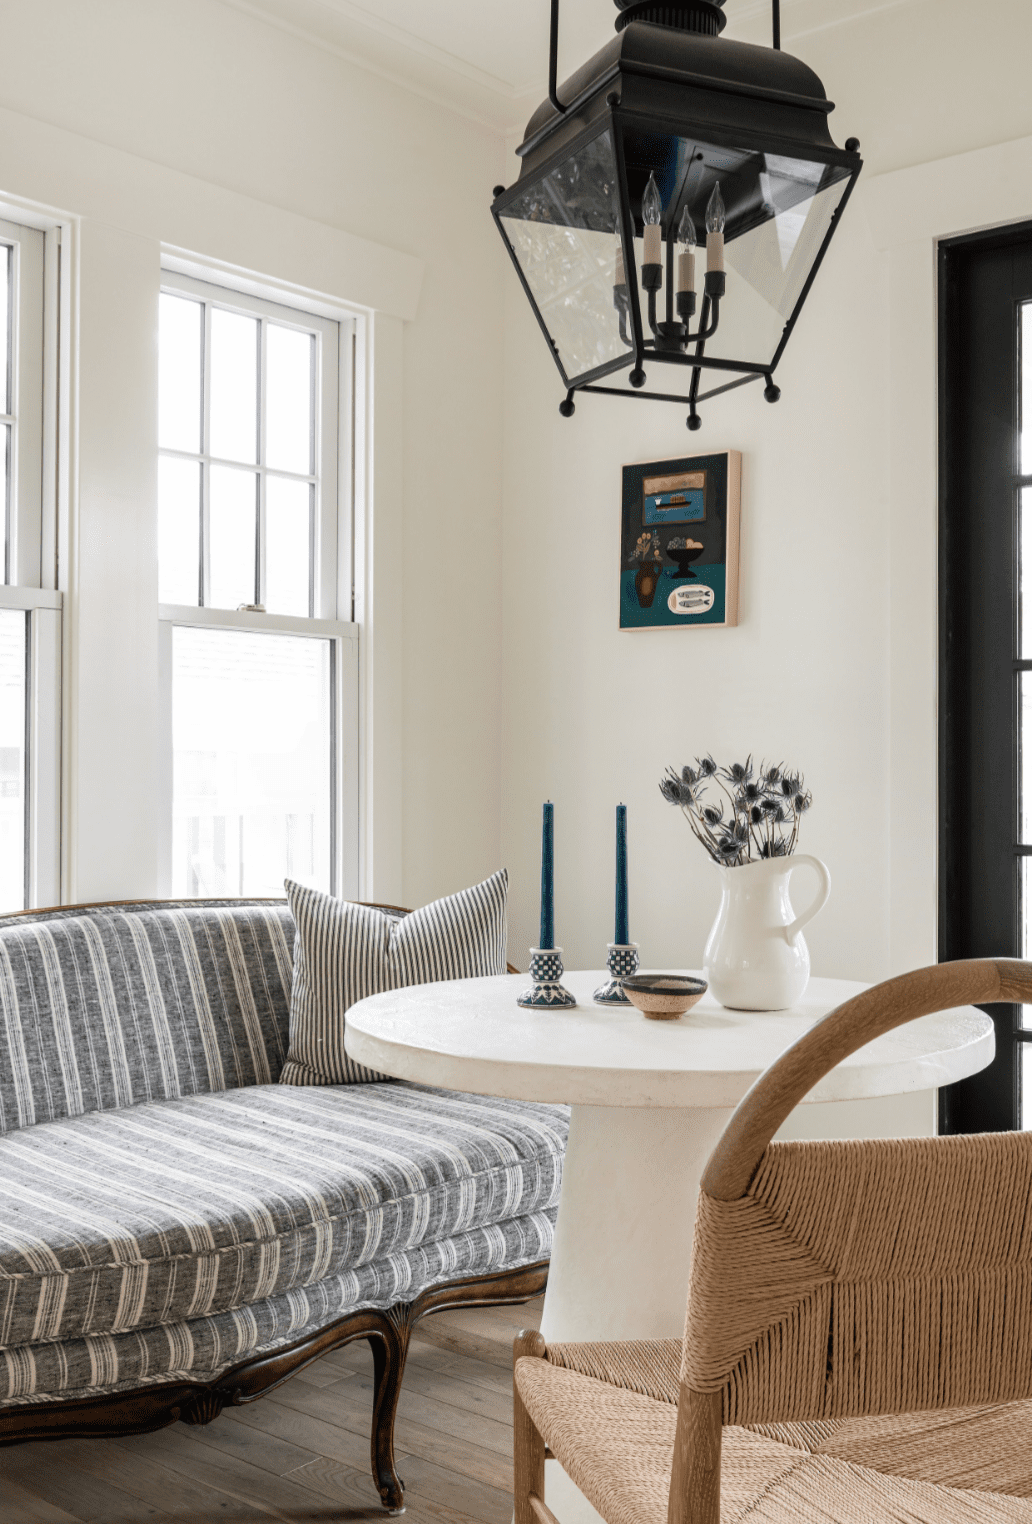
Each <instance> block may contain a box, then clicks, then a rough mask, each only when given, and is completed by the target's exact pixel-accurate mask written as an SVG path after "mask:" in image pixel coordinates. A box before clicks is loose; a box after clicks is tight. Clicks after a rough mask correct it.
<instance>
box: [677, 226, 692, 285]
mask: <svg viewBox="0 0 1032 1524" xmlns="http://www.w3.org/2000/svg"><path fill="white" fill-rule="evenodd" d="M677 242H678V244H679V245H680V251H679V253H678V256H677V289H678V292H681V291H694V290H695V245H696V238H695V223H694V222H693V221H692V214H691V212H690V211H689V210H688V208H687V207H685V209H684V211H683V212H682V213H681V220H680V222H679V223H678V224H677Z"/></svg>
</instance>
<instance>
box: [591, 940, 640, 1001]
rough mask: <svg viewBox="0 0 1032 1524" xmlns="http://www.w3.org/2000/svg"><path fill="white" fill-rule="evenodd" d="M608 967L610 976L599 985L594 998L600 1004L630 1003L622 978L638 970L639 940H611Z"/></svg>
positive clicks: (607, 959) (607, 960)
mask: <svg viewBox="0 0 1032 1524" xmlns="http://www.w3.org/2000/svg"><path fill="white" fill-rule="evenodd" d="M606 968H608V970H609V978H608V979H607V980H606V982H605V984H602V985H600V986H599V987H598V989H597V990H596V991H595V994H594V996H593V997H592V998H593V999H594V1000H595V1001H596V1003H597V1004H598V1005H630V1003H631V1002H630V1001H629V1000H628V998H627V996H626V995H625V994H624V992H623V988H622V986H621V984H620V980H621V979H627V978H629V977H630V975H631V974H636V973H637V972H638V944H637V942H610V944H609V954H608V956H607V958H606Z"/></svg>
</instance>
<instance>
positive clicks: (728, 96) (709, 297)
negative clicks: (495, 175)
mask: <svg viewBox="0 0 1032 1524" xmlns="http://www.w3.org/2000/svg"><path fill="white" fill-rule="evenodd" d="M551 3H552V19H551V35H550V48H549V93H548V100H547V101H546V102H544V103H543V105H542V106H541V107H539V108H538V110H537V111H536V112H535V114H534V116H533V117H531V120H530V122H529V123H528V127H527V134H526V137H525V140H524V142H523V143H522V144H521V146H520V148H519V149H517V153H518V154H519V155H520V157H521V158H522V160H523V165H522V168H521V172H520V176H519V178H518V179H517V180H516V181H515V183H514V184H513V185H511V186H510V187H508V188H506V187H504V186H496V187H495V191H494V200H493V203H492V206H491V212H492V215H493V217H494V219H495V222H496V224H497V226H498V230H499V233H500V234H501V236H502V240H503V242H504V244H505V247H506V249H507V251H508V254H509V257H510V259H511V260H512V263H513V266H514V268H515V270H516V273H517V276H518V277H519V280H520V284H521V285H522V287H523V290H524V292H525V294H526V296H527V299H528V301H529V302H530V304H531V307H532V309H533V311H534V315H535V317H536V318H537V321H538V324H539V326H540V328H541V331H542V333H543V334H544V336H545V339H546V341H547V343H548V346H549V348H550V350H551V352H552V357H553V359H554V361H555V364H556V367H557V369H558V371H559V374H560V376H561V377H562V381H563V385H564V387H565V388H566V397H565V399H564V400H563V402H562V403H561V404H560V409H559V410H560V412H561V413H562V414H563V415H564V416H565V417H569V416H571V415H572V413H573V412H574V399H575V396H576V394H577V393H578V392H586V393H596V394H600V395H604V396H613V397H630V398H642V399H644V400H648V401H655V402H673V403H677V404H680V405H682V406H687V407H688V409H689V412H688V419H687V422H688V427H689V428H690V429H693V430H694V429H697V428H698V427H699V426H700V422H701V420H700V418H699V414H698V412H697V407H698V404H699V403H701V402H705V401H706V400H708V399H709V398H712V397H717V396H720V395H721V394H722V393H724V392H729V391H733V390H735V389H736V388H737V387H740V386H746V385H748V384H749V383H750V382H753V381H759V380H764V381H765V382H766V385H765V388H764V396H765V398H766V400H767V401H768V402H776V401H777V400H778V398H779V397H780V395H781V393H780V389H779V388H778V386H777V385H776V384H775V381H774V372H775V370H776V368H777V366H778V364H779V362H780V361H781V358H782V356H783V354H784V351H785V348H786V346H787V344H788V341H789V339H790V338H791V336H792V333H793V331H794V329H795V326H796V323H797V321H798V319H799V315H800V313H801V311H802V308H803V305H804V303H805V302H806V299H807V297H808V296H809V294H810V290H811V288H812V286H813V283H814V280H815V279H816V276H817V272H818V271H819V269H820V267H821V265H822V263H823V261H824V258H825V255H826V254H827V251H828V246H829V244H830V243H831V239H832V237H833V236H834V234H835V232H836V230H837V228H838V226H839V223H840V222H841V218H842V213H843V211H844V210H845V207H846V205H847V203H848V201H849V198H850V196H851V194H852V192H853V189H854V187H855V185H856V181H857V179H858V177H859V174H860V171H861V169H862V168H863V161H862V159H861V158H860V154H859V146H860V145H859V143H858V142H857V140H856V139H855V138H851V139H849V140H848V141H847V143H846V147H845V148H844V149H840V148H838V147H836V146H835V144H834V142H833V141H832V139H831V136H830V134H829V132H828V130H827V117H828V115H829V114H830V112H831V111H832V110H834V105H833V103H832V102H830V101H828V100H827V98H826V97H825V96H824V93H823V86H822V85H821V83H820V81H819V80H818V79H817V77H816V75H814V74H813V73H812V71H810V70H809V69H807V68H806V66H805V65H802V64H800V63H799V61H798V60H795V59H792V58H790V56H789V55H788V54H785V53H782V52H781V50H780V14H779V4H778V0H772V10H773V16H772V23H773V26H772V29H773V39H774V47H773V48H772V49H757V48H755V47H750V46H749V45H746V44H736V43H728V42H722V41H715V38H714V33H715V32H716V31H718V30H719V28H720V27H722V26H723V22H724V17H723V15H722V13H721V12H720V11H719V10H718V7H722V6H723V4H724V0H680V4H681V6H682V7H684V8H685V9H691V8H693V7H694V8H695V9H697V10H699V11H709V12H714V13H717V15H718V16H719V25H718V26H713V27H712V28H711V32H710V36H709V37H707V40H706V49H708V52H707V56H706V62H709V61H710V59H713V58H714V57H718V56H719V55H715V54H714V51H713V50H714V44H715V47H716V48H718V49H723V50H727V49H737V50H738V55H741V56H742V57H744V56H745V53H748V54H749V55H755V54H765V55H766V54H771V55H775V56H776V57H777V60H778V62H777V63H776V64H773V63H772V64H771V65H770V66H769V67H770V68H771V69H772V70H773V71H774V72H775V73H780V74H782V75H784V74H785V72H786V69H788V68H792V69H794V70H795V71H796V72H795V76H794V79H793V82H796V81H798V80H799V79H801V80H802V82H803V83H804V84H805V85H807V86H808V87H809V89H810V92H811V93H804V91H802V90H800V89H799V88H796V89H785V88H784V87H783V86H782V85H779V84H770V83H766V82H765V81H763V80H762V79H761V80H758V81H757V80H756V79H755V78H753V79H749V78H743V77H741V72H742V71H741V69H739V77H738V78H735V77H734V73H733V71H728V75H725V76H720V75H716V74H714V73H709V74H705V73H702V72H699V71H698V70H695V71H693V70H690V69H686V68H684V67H683V62H684V58H683V56H682V60H681V66H680V67H679V66H678V63H677V61H675V62H674V64H673V65H672V66H665V65H664V63H663V62H662V60H661V58H660V56H659V55H660V54H661V53H662V51H663V46H664V44H665V45H666V46H667V47H668V48H676V47H677V43H675V42H672V41H671V39H683V38H684V37H685V35H686V34H685V32H684V31H682V30H678V29H677V28H675V27H674V26H672V25H670V24H669V23H667V24H658V23H657V22H655V21H654V20H649V19H645V18H647V17H648V15H649V13H650V12H652V13H653V14H654V13H655V4H654V0H637V3H631V0H616V4H617V6H618V7H620V6H627V7H628V9H629V14H630V17H631V19H630V20H628V19H627V14H628V12H625V14H624V15H623V16H621V17H620V19H619V20H618V22H617V28H618V31H619V32H620V33H621V34H622V35H621V39H620V45H619V46H616V45H614V44H610V45H609V48H608V49H603V50H602V52H600V53H599V54H596V56H595V58H594V59H592V60H590V61H589V63H588V64H586V65H585V66H583V67H582V68H581V69H580V70H579V71H577V73H576V74H575V75H574V76H573V77H572V79H571V80H570V81H568V82H567V85H566V86H565V87H564V91H563V93H564V94H565V95H567V97H568V103H567V104H565V105H564V104H563V103H562V101H561V99H560V95H559V90H558V87H557V83H556V58H557V46H558V17H559V0H551ZM676 4H677V0H675V5H676ZM636 13H644V15H641V14H636ZM643 29H647V31H648V34H651V35H649V36H648V38H647V39H646V37H645V33H644V32H643ZM632 32H634V33H637V41H638V46H637V48H634V47H632V48H631V50H630V51H631V55H632V56H631V57H629V58H625V57H624V45H625V44H626V42H627V41H629V40H632V37H631V34H632ZM656 34H659V36H658V37H657V35H656ZM688 35H689V36H690V35H691V34H690V33H689V34H688ZM646 40H647V42H648V47H647V48H646V47H642V46H641V43H642V42H644V41H646ZM657 43H658V44H659V46H658V47H657ZM687 46H689V47H690V46H694V44H693V43H692V44H688V45H687ZM685 47H686V45H685V44H684V43H681V50H682V55H684V51H685ZM704 51H705V50H704ZM607 53H608V54H609V58H608V59H607V57H606V54H607ZM635 53H637V54H638V56H637V57H635V56H634V54H635ZM649 54H651V57H650V56H648V55H649ZM738 55H736V58H735V62H736V63H737V62H738ZM746 62H747V63H748V64H749V66H750V67H751V68H752V70H753V73H754V74H755V71H756V60H755V58H753V57H749V58H748V59H747V60H746ZM761 62H762V60H761ZM789 77H790V78H792V76H791V75H790V76H789ZM814 87H816V88H814ZM736 108H737V110H739V111H740V112H741V115H742V117H743V120H740V121H737V122H736V121H735V120H734V116H735V114H736ZM796 119H798V120H796ZM800 123H802V124H803V125H804V126H805V127H806V129H807V130H806V131H802V132H801V131H800V130H798V129H799V124H800ZM818 124H819V125H818ZM786 127H791V128H792V129H794V130H786ZM606 132H608V133H609V134H610V138H611V143H612V149H613V159H614V163H615V168H616V176H617V193H618V197H619V236H620V240H621V245H622V249H623V260H624V272H625V279H626V282H627V320H628V323H629V328H630V333H629V335H628V336H627V338H626V339H625V342H628V351H627V353H626V354H625V355H617V356H615V357H614V358H613V359H610V360H607V361H605V362H604V363H603V364H601V365H598V366H596V367H595V368H594V369H592V370H589V371H586V372H584V373H582V374H579V375H577V376H571V375H569V374H568V373H567V370H566V368H565V367H564V365H563V361H562V358H561V356H560V353H559V349H558V346H557V344H556V343H555V341H554V339H553V337H552V334H551V333H550V332H549V329H548V326H547V323H546V321H545V318H544V317H543V315H542V313H541V311H540V309H539V306H538V303H537V300H536V299H535V296H534V293H533V291H532V290H531V287H530V284H529V282H528V280H527V277H526V274H525V272H524V270H523V268H522V266H521V264H520V259H519V257H518V255H517V253H516V250H515V249H514V247H513V244H512V242H511V241H510V238H509V236H508V234H507V232H506V230H505V227H504V226H503V222H502V218H503V217H504V216H505V214H506V212H507V210H508V209H509V208H510V207H512V206H513V205H514V204H515V203H517V202H518V201H519V200H520V199H521V198H522V197H523V196H524V195H525V193H526V191H527V188H528V185H530V184H533V183H536V182H537V181H539V180H542V179H544V178H545V177H546V176H547V175H548V174H549V173H550V172H551V171H553V170H555V169H557V168H558V167H559V166H561V165H563V164H564V163H566V162H567V161H569V160H571V159H572V158H573V157H574V156H575V155H576V154H577V153H578V151H580V150H581V149H583V148H584V147H586V146H587V145H588V144H590V143H592V142H593V141H594V140H595V139H596V138H599V137H601V136H602V135H603V134H604V133H606ZM635 132H637V133H638V134H656V135H659V136H663V135H666V136H668V137H671V138H678V137H679V138H682V139H684V140H689V139H694V140H695V141H697V142H699V143H705V144H706V145H707V146H710V147H713V148H716V149H725V150H728V151H731V152H754V153H766V154H777V155H783V156H785V157H786V158H792V157H793V156H795V157H796V158H798V157H799V156H800V155H802V154H805V158H806V160H807V161H808V162H811V163H813V164H815V165H816V164H823V165H825V166H827V167H829V168H832V169H836V170H838V171H840V173H839V175H838V176H837V177H836V179H834V180H830V181H828V182H827V183H826V184H825V185H822V186H821V187H820V189H821V190H823V189H826V188H828V186H831V185H834V184H842V185H843V190H842V194H841V196H840V198H839V201H838V204H837V205H836V206H835V208H834V210H833V211H832V212H831V214H830V217H829V221H828V226H827V229H826V231H825V233H824V236H823V239H822V240H821V243H820V245H819V247H818V250H817V253H816V255H815V257H814V259H813V262H812V265H811V267H810V269H809V272H808V274H807V276H806V279H805V281H804V283H803V285H802V287H801V289H800V292H799V295H798V297H797V299H796V301H795V304H794V306H793V308H792V311H791V313H790V314H789V316H788V318H787V320H786V321H785V324H784V328H783V330H782V332H781V335H780V339H779V341H778V343H777V345H776V348H775V349H774V352H773V355H772V357H771V358H770V359H769V360H766V361H756V360H736V359H730V358H725V357H724V356H720V355H712V354H707V353H706V344H707V342H708V341H709V340H710V339H711V338H712V337H713V336H714V334H715V333H716V331H717V327H718V325H719V321H720V303H721V299H722V298H723V296H724V280H725V277H724V274H723V272H717V271H708V272H707V273H706V276H705V279H704V289H703V294H702V305H701V310H700V312H699V322H698V325H697V327H696V329H695V331H694V332H691V331H690V325H691V317H692V316H693V315H694V308H695V300H694V297H692V299H691V301H690V303H688V302H686V303H684V304H679V303H678V301H677V298H676V297H675V294H674V290H673V271H674V242H675V232H674V210H673V203H672V206H671V215H670V216H669V218H664V243H665V256H664V263H665V274H666V282H665V285H666V290H665V294H664V301H665V305H666V312H665V316H662V317H660V318H658V319H657V320H656V326H652V325H650V327H651V332H652V335H653V336H652V337H650V336H648V334H647V332H646V327H645V323H644V322H643V318H642V296H643V294H644V295H645V297H646V299H647V301H646V307H647V312H651V314H652V315H653V316H654V315H655V303H656V296H657V292H656V290H655V289H653V290H651V291H650V290H647V289H646V288H645V287H644V285H643V282H642V279H641V271H640V270H639V266H638V261H637V258H636V255H635V247H634V239H635V236H636V228H635V222H636V216H635V209H634V207H633V206H632V203H631V192H630V188H629V186H628V183H627V154H626V146H627V141H628V138H629V137H630V136H631V135H632V134H634V133H635ZM765 220H769V218H761V219H759V221H761V222H762V221H765ZM756 225H759V224H758V223H757V224H756ZM749 230H750V229H749V227H746V228H740V229H738V230H737V231H738V232H746V231H749ZM736 236H737V235H736ZM644 268H649V267H644ZM661 268H662V267H661ZM616 289H618V288H614V291H615V290H616ZM675 310H676V311H677V317H676V318H675V317H674V313H675ZM671 321H673V322H675V323H676V322H678V321H680V322H681V323H682V324H686V325H687V327H688V329H689V332H688V333H687V336H686V338H685V339H684V346H683V348H682V347H680V345H679V343H678V342H677V339H676V336H671V338H670V342H669V345H668V347H666V348H664V347H663V343H664V342H665V340H662V339H661V338H660V336H659V334H658V331H657V329H658V326H659V325H661V324H664V323H669V322H671ZM620 331H621V337H623V335H624V317H623V314H622V313H621V316H620ZM646 363H648V364H649V365H652V364H658V365H664V366H670V365H673V366H680V367H682V368H687V369H688V370H690V372H691V375H690V380H689V384H688V389H687V394H682V393H672V392H666V391H655V390H647V389H646V381H647V377H646V372H645V368H644V367H645V365H646ZM628 368H629V369H630V375H629V377H628V380H629V382H630V386H631V388H633V389H630V390H629V389H627V388H624V387H617V386H612V385H604V384H600V383H603V382H604V381H605V380H606V379H607V378H609V377H612V376H613V375H614V374H615V373H617V372H619V371H623V370H627V369H628ZM704 372H711V373H716V374H715V375H714V377H713V379H714V380H716V379H718V377H719V376H720V375H722V374H723V375H730V376H733V377H734V379H729V380H726V381H722V382H721V383H720V384H719V385H716V386H712V387H710V388H709V389H708V390H706V391H700V386H701V382H702V376H703V373H704Z"/></svg>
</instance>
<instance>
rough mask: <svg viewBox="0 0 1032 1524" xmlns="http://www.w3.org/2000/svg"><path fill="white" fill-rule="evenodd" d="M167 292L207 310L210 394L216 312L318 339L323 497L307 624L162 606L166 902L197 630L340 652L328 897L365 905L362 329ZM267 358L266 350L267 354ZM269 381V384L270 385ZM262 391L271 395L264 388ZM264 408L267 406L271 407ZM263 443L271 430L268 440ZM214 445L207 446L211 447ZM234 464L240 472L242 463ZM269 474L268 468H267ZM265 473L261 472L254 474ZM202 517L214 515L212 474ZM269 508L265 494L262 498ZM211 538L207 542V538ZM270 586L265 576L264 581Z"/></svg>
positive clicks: (231, 296) (167, 284) (198, 283)
mask: <svg viewBox="0 0 1032 1524" xmlns="http://www.w3.org/2000/svg"><path fill="white" fill-rule="evenodd" d="M161 290H162V291H163V292H165V291H167V292H169V293H170V294H173V295H183V296H192V297H194V298H195V299H200V300H203V301H204V302H205V304H206V306H205V315H204V333H205V350H204V354H205V385H207V375H208V369H209V364H210V359H209V356H210V348H209V343H208V339H209V333H210V324H211V317H210V312H211V307H212V306H217V307H222V308H225V309H227V310H228V311H232V312H240V313H244V314H246V315H247V316H264V317H268V318H270V319H272V320H274V321H275V322H277V323H286V324H288V325H291V326H296V327H298V328H302V329H304V330H306V331H309V332H313V333H316V334H318V335H319V337H320V342H319V344H318V346H317V360H316V364H317V381H316V396H317V398H318V399H319V405H318V407H317V409H316V411H317V420H316V429H317V434H316V455H315V458H316V461H317V462H318V463H319V467H320V471H319V477H320V480H319V485H318V489H317V494H316V512H315V545H314V588H313V592H314V598H313V603H314V610H315V612H314V614H313V616H312V617H310V618H300V617H296V616H292V615H286V614H271V613H260V612H257V611H254V610H252V609H239V610H237V609H222V608H211V607H207V606H199V605H193V604H166V603H161V604H159V605H158V619H159V625H158V681H159V688H160V714H161V723H162V738H161V740H162V744H161V759H162V766H161V776H160V780H159V794H160V822H161V824H160V837H159V864H158V874H159V884H160V888H159V893H163V894H165V895H168V894H170V893H171V891H172V631H173V629H174V628H175V627H176V626H177V625H179V626H185V627H188V628H193V629H219V630H243V631H251V632H255V633H259V634H267V635H277V634H278V635H294V636H297V635H301V636H307V637H314V638H323V639H328V640H330V642H331V643H332V652H331V656H332V664H331V683H332V689H331V746H332V756H331V765H330V776H331V780H332V785H331V788H332V792H331V799H330V819H331V830H332V843H331V853H330V892H331V893H333V894H336V895H340V896H343V897H346V898H357V896H358V890H359V858H360V839H359V824H360V817H359V773H358V759H359V627H358V625H357V624H356V623H355V622H354V618H353V610H354V590H353V556H354V548H353V546H354V530H353V522H354V486H353V484H354V480H355V471H354V465H353V449H354V438H355V429H354V411H355V394H354V373H355V367H354V361H353V357H354V348H355V320H354V319H353V318H351V317H348V316H342V317H341V318H340V319H339V320H332V319H329V318H326V317H324V316H321V315H319V314H318V313H314V312H311V311H309V310H307V309H306V308H305V307H304V306H303V304H302V303H301V302H300V301H299V302H298V304H297V305H296V306H290V305H288V304H287V303H286V302H284V300H283V294H282V292H280V291H277V293H276V295H277V300H275V301H271V300H269V299H267V298H265V297H262V296H258V295H252V294H251V293H250V292H244V291H240V290H238V289H234V288H233V287H230V286H228V285H225V284H223V283H222V281H221V280H219V281H217V282H215V281H207V280H201V279H198V278H197V277H195V276H192V275H187V274H183V273H180V272H178V271H175V270H172V269H168V268H163V269H162V272H161ZM263 353H264V346H263ZM263 379H264V378H263ZM262 391H263V392H264V387H262ZM263 405H264V404H263ZM262 437H263V438H264V430H263V431H262ZM203 442H204V443H206V442H207V441H206V440H205V441H203ZM160 453H162V454H167V455H178V456H179V458H181V459H201V460H203V461H205V462H207V461H209V460H210V459H211V457H210V456H208V455H206V454H200V455H191V454H190V453H189V452H181V451H171V450H169V451H166V450H162V451H161V452H160ZM233 464H236V465H239V462H234V463H233ZM262 465H264V462H262ZM255 469H256V470H257V469H259V468H258V467H256V468H255ZM204 476H205V487H204V501H203V506H202V512H204V513H205V514H206V513H207V472H205V473H204ZM261 502H262V504H263V505H264V488H263V489H262V491H261ZM205 539H207V537H206V536H205ZM262 575H263V578H264V568H263V572H262Z"/></svg>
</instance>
